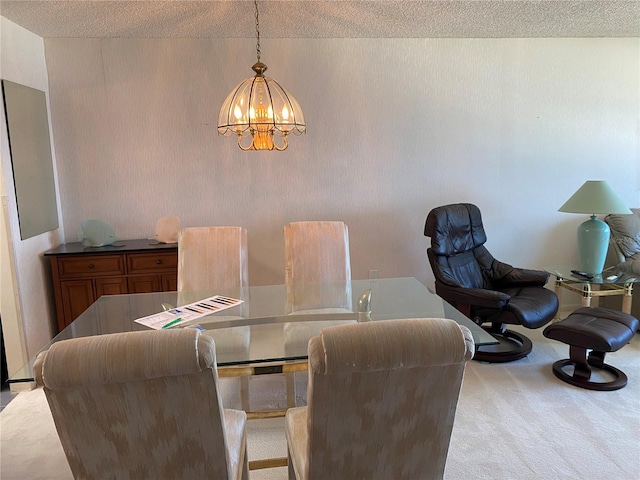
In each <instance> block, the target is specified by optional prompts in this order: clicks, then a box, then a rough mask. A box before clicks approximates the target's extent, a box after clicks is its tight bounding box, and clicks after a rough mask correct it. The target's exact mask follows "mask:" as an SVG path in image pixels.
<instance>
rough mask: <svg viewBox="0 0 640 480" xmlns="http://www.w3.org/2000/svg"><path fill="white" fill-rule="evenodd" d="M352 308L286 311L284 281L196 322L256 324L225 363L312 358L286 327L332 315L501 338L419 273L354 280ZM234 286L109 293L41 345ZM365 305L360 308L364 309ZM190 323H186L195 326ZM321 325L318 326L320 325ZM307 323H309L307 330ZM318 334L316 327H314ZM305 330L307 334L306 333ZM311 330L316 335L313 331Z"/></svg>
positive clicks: (17, 377)
mask: <svg viewBox="0 0 640 480" xmlns="http://www.w3.org/2000/svg"><path fill="white" fill-rule="evenodd" d="M351 289H352V297H353V308H352V312H348V311H344V312H339V313H336V312H332V311H326V310H317V311H315V312H314V313H310V312H308V311H305V312H293V313H287V312H285V308H286V307H285V304H286V302H285V299H286V287H285V286H284V285H267V286H253V287H250V288H249V292H248V295H247V296H246V297H248V300H247V301H246V302H244V303H243V304H242V305H240V306H237V307H233V308H231V309H228V310H224V311H222V312H219V313H215V314H212V315H209V316H206V317H202V318H200V319H198V321H197V324H198V326H196V328H200V329H201V330H203V331H204V332H205V333H207V332H214V331H217V330H220V329H224V328H238V327H247V326H248V327H249V328H250V344H249V349H248V351H247V350H246V349H237V350H233V349H232V350H230V351H224V352H218V353H217V354H216V356H217V364H218V366H219V367H224V366H232V365H248V364H259V363H267V362H283V361H294V360H306V358H307V342H308V338H303V339H301V340H300V339H298V340H299V341H298V342H296V343H295V344H293V345H291V344H287V345H286V346H285V340H284V334H283V327H284V326H285V325H291V324H293V323H300V324H305V325H306V326H308V327H310V328H308V329H306V330H307V331H308V332H316V331H317V330H318V328H321V327H322V326H326V323H325V322H327V321H332V322H335V321H345V322H346V321H379V320H393V319H403V318H449V319H452V320H454V321H456V322H457V323H459V324H460V325H464V326H466V327H467V328H469V330H471V333H472V335H473V339H474V341H475V343H476V345H491V344H495V343H497V341H496V340H495V338H493V337H492V336H491V335H489V334H488V333H486V332H485V331H484V330H483V329H482V328H480V327H479V326H478V325H476V324H475V323H474V322H472V321H471V320H470V319H469V318H467V317H465V316H464V315H463V314H462V313H460V312H459V311H458V310H456V309H455V308H454V307H453V306H451V305H450V304H449V303H447V302H446V301H444V300H443V299H442V298H440V297H439V296H438V295H436V294H435V293H433V292H431V291H430V290H429V289H428V288H427V287H425V286H424V285H423V284H422V283H420V282H419V281H418V280H417V279H415V278H411V277H405V278H384V279H375V280H352V281H351ZM369 292H370V307H369V309H370V313H369V312H366V313H365V312H363V310H362V305H363V303H366V302H363V299H366V297H367V296H368V294H369ZM239 293H240V292H239V291H238V290H234V289H229V290H224V291H223V290H217V291H215V292H180V293H178V292H158V293H139V294H127V295H105V296H102V297H100V298H99V299H98V300H97V301H96V302H94V303H93V304H92V305H91V306H90V307H89V308H88V309H87V310H85V312H83V313H82V314H81V315H80V316H79V317H78V318H76V319H75V320H74V321H73V322H72V323H71V324H70V325H69V326H67V327H66V328H65V329H64V330H62V331H61V332H60V333H59V334H58V335H56V336H55V337H54V338H53V339H52V340H51V341H50V342H49V343H48V344H47V345H45V346H44V347H43V348H42V350H41V351H43V350H46V349H48V348H49V347H50V346H51V345H52V344H53V343H55V342H58V341H60V340H66V339H71V338H79V337H86V336H92V335H103V334H108V333H118V332H128V331H142V330H148V327H145V326H143V325H141V324H139V323H136V322H135V321H134V320H135V319H137V318H141V317H144V316H147V315H152V314H154V313H158V312H162V311H163V309H166V308H172V307H176V306H179V305H186V304H190V303H192V302H195V301H197V300H199V299H204V298H207V297H210V296H212V295H216V294H217V295H225V296H228V297H233V298H240V296H239ZM359 310H360V313H358V312H359ZM192 327H194V326H193V325H190V326H188V327H185V328H192ZM314 327H315V328H314ZM304 330H305V329H303V331H304ZM314 334H315V333H314ZM303 335H304V334H303ZM309 335H311V336H312V334H311V333H310V334H309ZM285 347H286V348H285ZM34 361H35V357H34V358H32V359H31V360H30V361H29V362H28V363H27V364H26V365H24V366H23V367H22V368H21V369H20V370H19V371H17V372H15V373H13V374H12V375H11V376H10V378H9V382H25V381H33V368H32V367H33V362H34Z"/></svg>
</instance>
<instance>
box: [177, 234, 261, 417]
mask: <svg viewBox="0 0 640 480" xmlns="http://www.w3.org/2000/svg"><path fill="white" fill-rule="evenodd" d="M248 265H249V263H248V250H247V231H246V230H245V229H244V228H241V227H190V228H183V229H181V230H180V231H179V232H178V298H179V299H180V300H179V304H180V305H185V304H189V303H192V302H195V301H198V300H200V298H195V297H197V296H198V295H200V296H201V295H202V292H208V294H212V295H213V294H215V293H216V289H220V290H222V291H223V292H224V293H225V294H229V293H228V292H230V291H233V292H237V293H234V295H236V298H238V299H239V300H243V301H244V303H242V304H241V305H240V306H238V307H234V308H233V309H232V310H228V311H227V312H225V313H226V315H225V316H223V317H220V316H217V317H218V318H223V319H225V320H229V319H233V318H242V317H246V316H247V313H248V308H249V266H248ZM211 318H216V317H211ZM205 333H206V334H207V335H210V336H211V337H213V339H214V340H215V343H216V348H217V349H218V355H222V354H227V355H237V356H238V357H243V356H244V357H246V356H248V352H249V343H250V341H251V330H250V327H249V326H240V327H233V328H222V329H217V330H211V329H210V330H207V331H206V332H205ZM240 399H241V403H242V408H243V409H244V410H248V409H249V379H248V377H240Z"/></svg>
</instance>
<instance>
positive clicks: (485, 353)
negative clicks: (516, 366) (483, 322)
mask: <svg viewBox="0 0 640 480" xmlns="http://www.w3.org/2000/svg"><path fill="white" fill-rule="evenodd" d="M482 328H484V329H485V330H486V331H487V332H488V333H490V334H491V335H493V336H494V337H495V338H496V340H498V342H499V345H497V346H493V345H483V346H479V347H476V351H475V354H474V355H473V359H474V360H477V361H479V362H487V363H504V362H513V361H515V360H520V359H521V358H524V357H526V356H527V355H529V353H531V350H533V343H531V340H529V339H528V338H527V337H525V336H524V335H522V334H520V333H516V332H514V331H512V330H506V329H502V330H501V331H496V329H495V328H494V327H482ZM506 346H511V347H512V348H509V349H507V348H501V347H506ZM514 346H515V348H514ZM494 349H495V350H494Z"/></svg>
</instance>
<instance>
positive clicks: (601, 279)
mask: <svg viewBox="0 0 640 480" xmlns="http://www.w3.org/2000/svg"><path fill="white" fill-rule="evenodd" d="M544 269H545V271H546V272H548V273H550V274H552V275H555V277H556V278H557V279H559V280H566V281H569V282H575V283H592V284H596V285H626V284H630V283H638V282H640V278H638V275H637V274H634V273H633V272H629V271H625V270H623V269H622V268H620V267H618V266H612V267H608V268H605V269H604V271H603V272H602V273H601V274H598V275H593V276H592V277H591V278H588V277H585V276H582V275H579V274H577V273H576V272H577V271H579V270H580V269H579V268H578V267H577V266H571V265H552V266H550V267H545V268H544Z"/></svg>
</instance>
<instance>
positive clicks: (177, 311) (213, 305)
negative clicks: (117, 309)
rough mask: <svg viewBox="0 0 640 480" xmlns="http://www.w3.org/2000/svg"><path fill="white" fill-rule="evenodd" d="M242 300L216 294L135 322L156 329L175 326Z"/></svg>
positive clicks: (229, 306) (235, 304) (231, 305)
mask: <svg viewBox="0 0 640 480" xmlns="http://www.w3.org/2000/svg"><path fill="white" fill-rule="evenodd" d="M242 302H243V301H242V300H238V299H236V298H230V297H225V296H223V295H214V296H213V297H208V298H204V299H202V300H199V301H197V302H194V303H190V304H189V305H184V306H182V307H176V308H172V309H171V310H167V311H165V312H160V313H154V314H153V315H148V316H146V317H142V318H138V319H136V320H135V322H136V323H140V324H141V325H145V326H147V327H149V328H153V329H154V330H162V329H166V328H174V327H179V326H181V325H183V324H185V323H189V322H192V321H194V320H197V319H199V318H201V317H206V316H207V315H211V314H213V313H217V312H221V311H222V310H226V309H228V308H232V307H235V306H237V305H240V304H241V303H242Z"/></svg>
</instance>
